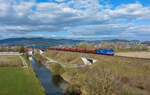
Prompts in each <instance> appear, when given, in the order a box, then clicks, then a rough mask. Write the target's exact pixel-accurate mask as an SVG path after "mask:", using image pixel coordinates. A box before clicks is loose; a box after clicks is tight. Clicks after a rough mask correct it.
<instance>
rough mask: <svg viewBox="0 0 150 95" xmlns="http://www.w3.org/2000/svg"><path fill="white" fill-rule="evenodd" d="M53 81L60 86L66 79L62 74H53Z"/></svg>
mask: <svg viewBox="0 0 150 95" xmlns="http://www.w3.org/2000/svg"><path fill="white" fill-rule="evenodd" d="M52 81H53V83H54V84H55V85H56V86H57V87H60V86H61V84H62V83H64V80H63V78H62V77H61V76H60V75H53V77H52Z"/></svg>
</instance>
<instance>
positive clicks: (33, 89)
mask: <svg viewBox="0 0 150 95" xmlns="http://www.w3.org/2000/svg"><path fill="white" fill-rule="evenodd" d="M0 58H3V59H4V58H5V61H3V62H4V63H6V64H8V67H0V95H45V93H44V90H43V88H42V87H41V85H40V83H39V81H38V80H37V78H36V76H35V74H34V72H33V70H32V68H31V67H28V68H22V67H20V65H19V64H21V62H20V60H19V56H18V57H16V56H0ZM13 58H14V59H13ZM12 63H13V64H15V66H17V67H10V65H9V64H11V65H12Z"/></svg>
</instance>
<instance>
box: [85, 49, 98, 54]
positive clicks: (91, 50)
mask: <svg viewBox="0 0 150 95" xmlns="http://www.w3.org/2000/svg"><path fill="white" fill-rule="evenodd" d="M96 51H97V49H86V52H87V53H96Z"/></svg>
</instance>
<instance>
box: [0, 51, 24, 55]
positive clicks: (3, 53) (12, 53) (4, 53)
mask: <svg viewBox="0 0 150 95" xmlns="http://www.w3.org/2000/svg"><path fill="white" fill-rule="evenodd" d="M0 55H22V53H19V52H0Z"/></svg>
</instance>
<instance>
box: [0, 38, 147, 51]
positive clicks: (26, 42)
mask: <svg viewBox="0 0 150 95" xmlns="http://www.w3.org/2000/svg"><path fill="white" fill-rule="evenodd" d="M101 41H108V42H117V41H120V42H132V41H128V40H119V39H113V40H101ZM101 41H100V40H95V41H87V40H71V39H51V38H40V37H38V38H9V39H4V40H0V45H4V46H28V47H34V48H47V47H49V46H58V45H65V46H66V45H67V46H69V45H73V44H79V43H80V42H88V43H96V44H99V43H100V42H101ZM133 41H138V40H133ZM145 43H149V41H147V42H145Z"/></svg>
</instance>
